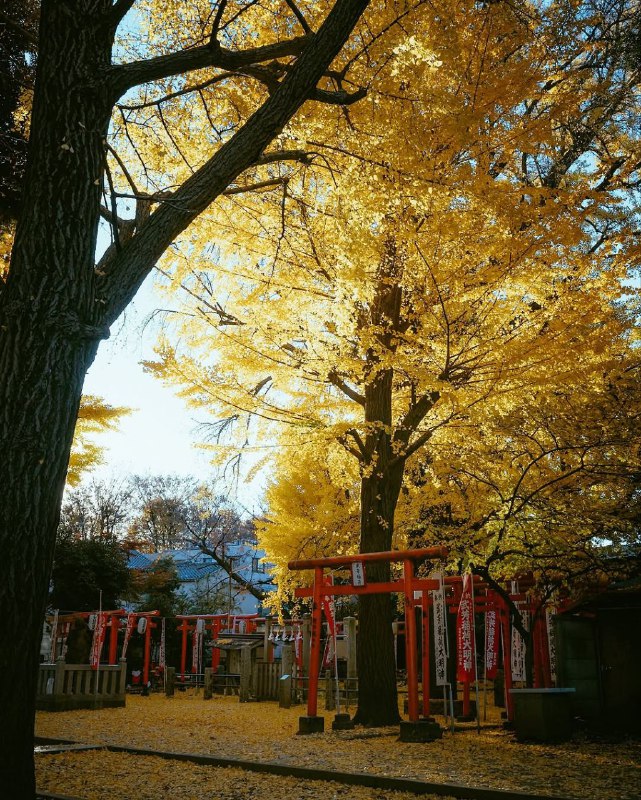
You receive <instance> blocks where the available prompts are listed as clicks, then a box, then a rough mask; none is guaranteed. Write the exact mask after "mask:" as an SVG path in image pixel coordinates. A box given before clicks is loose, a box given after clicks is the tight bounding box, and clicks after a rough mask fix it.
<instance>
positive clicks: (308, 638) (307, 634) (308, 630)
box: [302, 614, 312, 677]
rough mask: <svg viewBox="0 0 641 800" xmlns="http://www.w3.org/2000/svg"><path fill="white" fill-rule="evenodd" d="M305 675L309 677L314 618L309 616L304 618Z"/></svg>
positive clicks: (306, 615)
mask: <svg viewBox="0 0 641 800" xmlns="http://www.w3.org/2000/svg"><path fill="white" fill-rule="evenodd" d="M302 628H303V675H305V676H306V677H309V654H310V652H311V644H312V618H311V616H310V615H309V614H305V616H304V617H303V625H302Z"/></svg>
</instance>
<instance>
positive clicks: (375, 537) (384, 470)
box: [354, 370, 404, 726]
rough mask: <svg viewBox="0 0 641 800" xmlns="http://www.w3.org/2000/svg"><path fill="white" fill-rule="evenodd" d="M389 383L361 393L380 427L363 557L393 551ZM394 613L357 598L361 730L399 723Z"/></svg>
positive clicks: (365, 489) (370, 598) (367, 481)
mask: <svg viewBox="0 0 641 800" xmlns="http://www.w3.org/2000/svg"><path fill="white" fill-rule="evenodd" d="M392 379H393V374H392V371H391V370H385V371H382V372H380V373H379V374H378V375H377V376H376V378H375V379H374V380H373V381H372V382H371V383H370V384H369V385H368V386H367V387H366V390H365V415H366V419H367V421H368V422H370V423H376V424H378V425H380V427H379V428H378V429H376V428H375V429H374V430H373V431H372V432H371V433H370V435H369V436H368V440H369V441H368V442H367V445H369V447H370V448H371V451H373V452H374V458H373V459H372V469H371V470H368V471H367V472H366V473H365V475H364V476H363V478H362V480H361V541H360V552H361V553H373V552H380V551H386V550H391V548H392V536H393V533H394V512H395V510H396V504H397V502H398V495H399V492H400V488H401V482H402V478H403V467H404V465H403V463H402V462H401V461H398V462H396V463H395V465H394V466H393V467H391V466H390V462H391V461H392V447H391V436H390V425H391V417H392ZM367 445H366V446H367ZM389 579H390V566H389V564H385V563H374V564H368V565H367V580H368V582H372V583H373V582H379V581H388V580H389ZM392 608H393V598H392V597H391V596H390V595H388V594H374V595H362V596H361V597H360V598H359V623H358V624H359V629H358V640H357V661H358V709H357V711H356V715H355V717H354V720H355V722H358V723H360V724H362V725H369V726H376V725H393V724H394V723H396V722H398V721H399V713H398V699H397V691H396V663H395V658H394V636H393V633H392Z"/></svg>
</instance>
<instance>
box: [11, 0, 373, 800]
mask: <svg viewBox="0 0 641 800" xmlns="http://www.w3.org/2000/svg"><path fill="white" fill-rule="evenodd" d="M368 5H369V3H368V2H367V0H336V2H320V3H300V4H299V3H298V2H295V1H294V0H283V2H274V3H272V4H268V5H265V4H263V3H256V2H253V0H247V1H245V0H219V1H218V2H214V3H212V2H208V1H207V2H205V1H204V0H203V2H190V3H184V2H178V1H177V0H172V2H162V3H159V2H158V3H146V2H144V0H141V1H140V2H137V0H43V1H42V3H41V4H40V16H39V37H38V45H37V70H36V78H35V85H34V95H33V106H32V110H31V113H30V120H29V126H28V128H29V131H30V138H29V147H28V158H27V167H26V173H25V178H24V181H23V184H22V191H21V205H20V210H19V213H18V220H17V226H16V233H15V239H14V241H13V245H12V251H11V260H10V265H9V271H8V275H7V277H6V279H5V278H4V277H3V279H2V281H1V282H0V451H1V452H2V459H1V461H0V471H1V475H0V483H1V484H2V487H3V502H2V504H1V506H0V548H1V549H2V568H1V573H0V586H2V594H1V597H2V604H1V608H0V620H1V622H0V631H1V634H0V641H1V644H2V646H0V672H1V673H2V676H3V681H2V689H0V705H2V708H3V719H4V721H5V724H4V725H3V726H2V729H1V730H0V761H1V766H0V785H2V786H3V789H6V790H8V791H11V794H12V797H14V798H16V800H22V799H23V798H30V799H31V798H33V796H34V794H35V789H34V771H33V747H32V740H33V722H34V698H35V687H36V674H37V669H38V639H39V635H40V632H41V628H42V624H41V623H42V618H43V615H44V609H45V602H46V596H47V589H48V581H49V572H50V569H51V563H52V556H53V546H54V542H55V533H56V526H57V521H58V516H59V508H60V500H61V496H62V491H63V487H64V482H65V476H66V472H67V465H68V460H69V453H70V449H71V442H72V438H73V432H74V428H75V423H76V417H77V414H78V408H79V402H80V397H81V392H82V384H83V380H84V375H85V373H86V370H87V368H88V367H89V365H90V364H91V363H92V361H93V359H94V357H95V354H96V351H97V348H98V345H99V342H100V341H101V340H102V339H104V338H106V337H107V336H108V335H109V327H110V325H111V324H112V323H113V322H114V321H115V319H116V318H117V317H118V316H119V314H120V313H121V312H122V311H123V310H124V309H125V308H126V306H127V304H128V303H129V302H130V301H131V299H132V298H133V296H134V295H135V293H136V291H137V290H138V288H139V287H140V285H141V284H142V282H143V281H144V279H145V277H146V276H147V275H148V274H149V273H150V271H151V270H152V269H153V267H154V265H155V263H156V262H157V261H158V259H159V258H160V257H161V256H162V254H163V253H164V251H165V250H166V249H167V248H168V247H170V246H171V244H172V242H173V241H174V240H175V239H176V238H177V237H179V236H180V235H181V234H182V233H183V232H184V231H185V230H186V229H187V228H188V227H189V225H190V224H191V223H192V222H193V221H194V220H196V219H197V217H198V216H199V215H201V214H202V213H203V212H205V211H206V209H207V208H208V207H209V206H210V205H211V204H212V203H213V202H214V201H216V200H217V198H219V197H220V195H221V194H222V193H223V192H224V191H226V190H227V189H228V187H229V186H230V184H232V183H233V182H234V181H236V180H237V179H238V178H239V176H241V175H242V174H243V173H244V172H245V171H246V170H248V169H250V168H252V167H253V166H254V165H255V164H257V163H260V162H261V161H274V160H278V159H279V158H280V157H281V154H279V152H278V151H279V150H281V149H282V148H281V145H280V142H279V140H278V137H279V135H280V133H281V132H282V130H283V129H284V128H285V126H286V125H287V124H288V122H289V121H290V119H291V118H292V117H293V116H294V115H295V114H296V113H297V112H298V111H299V109H300V108H301V106H303V104H304V103H305V101H307V100H313V101H316V103H315V104H314V105H315V106H316V108H315V113H319V114H321V115H322V107H323V106H322V105H317V104H318V103H320V104H323V103H327V104H339V105H340V104H342V103H347V102H350V93H349V92H348V91H346V90H345V87H344V86H342V85H341V79H340V77H337V76H335V75H333V74H332V69H333V68H335V69H338V70H339V71H340V70H341V69H342V66H341V64H340V63H339V62H337V63H336V64H334V63H333V62H334V59H335V58H336V57H337V56H338V55H339V53H340V51H341V49H342V48H343V46H344V45H345V43H346V41H347V40H348V39H349V37H350V35H351V33H352V30H353V29H354V27H355V26H356V25H357V23H358V21H359V19H360V17H361V15H362V14H363V12H364V11H365V10H366V8H367V7H368ZM382 5H383V4H382V3H378V4H377V8H380V7H381V6H382ZM301 9H302V10H301ZM129 12H131V13H129ZM3 13H4V12H3ZM125 18H126V19H125ZM123 20H125V23H124V24H123ZM21 22H22V20H21V19H18V20H15V19H10V23H11V28H12V30H19V29H20V28H21V27H22V26H21ZM369 39H370V33H369V26H364V27H363V28H361V29H359V30H358V31H357V33H356V34H355V36H354V39H353V42H354V43H355V44H354V45H353V46H350V52H351V53H353V52H355V50H356V49H359V50H360V51H361V52H362V53H364V54H366V51H367V45H368V41H369ZM364 57H365V56H364ZM274 63H278V64H280V65H281V67H280V68H279V69H278V70H277V71H276V72H274V71H273V69H272V68H271V67H270V65H272V64H274ZM264 70H267V71H268V72H269V73H270V81H269V87H268V89H267V88H264V89H262V88H261V89H260V90H259V91H246V90H245V88H244V87H245V86H246V81H247V79H246V73H248V72H256V71H257V72H259V73H261V72H263V71H264ZM204 75H206V78H204ZM192 78H193V79H194V83H195V84H198V85H199V82H202V81H203V80H207V81H209V89H210V98H211V105H208V114H209V116H210V117H211V120H212V124H211V125H208V126H207V127H203V126H202V125H200V124H199V125H198V127H194V128H192V130H191V141H192V142H195V141H196V140H197V141H198V149H199V154H200V155H199V157H198V159H197V163H190V164H189V165H185V168H184V170H183V171H181V172H177V173H176V174H172V173H171V171H170V167H171V159H170V158H169V157H167V159H166V163H165V164H156V165H155V166H152V165H151V164H150V165H149V169H148V170H147V166H146V165H145V163H144V162H141V161H140V160H138V157H139V156H140V152H139V151H138V152H136V148H135V142H134V145H132V146H131V149H127V148H126V147H124V146H123V147H122V148H121V149H120V150H119V149H118V147H117V146H115V147H114V145H113V144H112V140H111V137H112V136H113V137H117V136H118V132H117V130H116V128H117V125H118V122H117V120H118V119H119V118H121V117H120V114H121V112H120V111H118V113H117V115H116V116H115V118H114V122H113V123H112V113H113V112H114V110H116V105H117V104H118V102H119V101H120V102H124V98H125V97H126V99H127V102H129V101H130V98H131V99H133V98H134V96H136V97H141V96H144V95H145V93H147V94H148V95H151V94H155V93H156V92H157V91H158V92H160V93H161V94H162V93H163V92H164V90H165V89H167V90H169V92H170V93H171V92H174V93H177V92H178V93H181V96H182V97H185V98H186V97H187V96H188V95H191V98H190V99H192V100H194V98H196V97H198V96H199V91H200V90H199V88H197V87H196V86H193V85H192V83H191V79H192ZM239 85H240V87H242V88H240V90H239V89H238V87H239ZM262 86H264V84H261V87H262ZM137 87H142V89H141V90H140V91H138V90H137ZM145 87H146V88H145ZM355 93H356V95H357V96H356V99H358V97H359V96H360V94H359V93H358V90H356V92H355ZM361 94H362V93H361ZM227 97H229V98H230V99H229V100H227V99H226V98H227ZM218 98H220V104H221V114H220V118H219V117H218V111H217V107H216V106H217V102H218ZM195 102H196V101H194V102H193V103H190V104H189V105H188V106H185V111H184V115H188V114H189V113H190V109H193V108H195ZM225 109H231V111H232V112H233V114H232V118H231V119H230V117H229V114H228V113H227V111H225ZM218 123H220V131H221V135H220V136H217V135H215V131H216V130H217V125H218ZM143 124H144V123H143ZM130 127H131V126H130ZM124 136H125V138H126V136H127V134H126V133H125V135H124ZM149 139H150V140H151V139H152V136H151V134H150V135H149ZM132 141H133V137H132ZM116 144H117V143H116ZM270 148H271V149H270ZM282 157H286V154H285V155H283V156H282ZM162 175H165V176H166V179H165V180H164V181H163V182H162V186H161V191H160V192H158V191H157V189H156V186H155V185H154V181H157V180H158V179H159V177H160V176H162ZM127 176H128V177H127ZM123 182H126V183H127V185H128V191H127V192H123V191H122V186H123ZM130 184H133V185H134V186H135V191H134V188H133V186H131V185H130ZM123 193H124V194H130V195H134V196H133V197H130V198H123V197H122V194H123ZM126 200H129V201H130V211H129V213H128V212H127V208H126V205H124V203H125V202H126ZM101 216H102V218H103V219H104V220H105V223H106V224H107V225H108V226H109V229H110V231H111V236H112V240H113V241H112V245H113V246H112V247H109V248H107V250H106V252H105V253H104V254H103V255H102V256H100V254H98V256H99V262H98V263H96V255H97V254H96V245H97V234H98V229H99V223H100V219H101Z"/></svg>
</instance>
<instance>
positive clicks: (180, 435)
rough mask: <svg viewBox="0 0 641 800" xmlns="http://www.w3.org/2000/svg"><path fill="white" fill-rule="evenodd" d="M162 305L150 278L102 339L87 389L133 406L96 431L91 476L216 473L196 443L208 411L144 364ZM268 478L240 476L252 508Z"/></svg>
mask: <svg viewBox="0 0 641 800" xmlns="http://www.w3.org/2000/svg"><path fill="white" fill-rule="evenodd" d="M161 305H163V302H162V300H159V299H158V298H157V297H156V295H155V293H154V290H153V285H152V280H151V278H150V279H148V280H147V281H146V282H145V284H144V285H143V286H142V288H141V289H140V291H139V293H138V295H137V296H136V298H135V300H134V302H133V303H132V304H131V305H130V306H129V308H128V309H127V310H126V311H125V313H124V314H123V316H122V317H121V318H120V319H119V320H118V321H117V322H116V323H114V325H113V326H112V328H111V337H110V339H108V340H107V341H105V342H102V343H101V345H100V348H99V350H98V355H97V356H96V360H95V361H94V363H93V364H92V366H91V367H90V369H89V371H88V372H87V376H86V379H85V385H84V390H83V391H84V393H85V394H94V395H98V396H100V397H102V398H103V399H104V400H105V401H106V402H107V403H109V404H110V405H113V406H127V407H129V408H131V409H133V411H132V413H131V414H130V415H129V416H125V417H123V418H122V420H121V422H120V423H119V426H118V430H117V431H113V432H107V433H104V434H100V435H99V436H96V437H95V439H94V440H95V441H96V443H97V444H99V445H100V446H101V447H103V448H104V464H102V465H101V466H99V467H98V468H96V469H95V470H94V471H93V472H92V473H91V474H90V475H87V476H86V477H85V481H86V480H91V478H92V477H93V478H96V479H109V478H111V477H116V478H117V477H119V476H122V475H124V474H128V473H136V474H142V475H146V474H178V475H194V476H195V477H197V478H199V479H202V480H204V479H206V478H208V477H211V476H212V475H213V468H212V467H211V465H210V464H209V461H208V455H207V453H206V452H205V451H203V450H200V449H198V448H197V447H195V446H194V445H195V444H196V443H197V442H198V432H197V428H198V425H199V424H200V423H201V422H203V421H204V414H203V413H202V412H200V411H199V410H197V409H193V408H187V406H186V404H185V403H184V402H183V401H182V400H181V399H180V398H179V397H177V396H176V395H175V393H174V392H173V391H172V389H171V388H168V387H166V386H164V385H163V384H162V383H161V382H160V381H159V380H157V379H156V378H153V377H152V376H151V375H148V374H146V373H145V372H144V371H143V368H142V366H141V364H140V362H141V361H142V360H144V359H152V358H153V357H154V353H153V346H154V343H155V340H156V335H157V333H158V326H157V325H156V324H154V322H153V321H151V322H150V321H149V318H150V315H151V314H152V312H153V311H154V310H155V309H156V308H158V307H160V306H161ZM265 479H266V476H265V475H259V476H257V478H256V479H255V480H253V481H252V483H251V484H249V485H248V484H245V483H242V482H240V483H239V484H238V486H237V487H235V491H236V493H237V495H238V498H237V499H238V500H239V502H241V503H242V504H244V505H246V506H247V507H248V508H250V510H251V509H253V508H255V506H256V502H257V500H258V498H259V496H260V494H261V491H262V489H263V487H264V484H265Z"/></svg>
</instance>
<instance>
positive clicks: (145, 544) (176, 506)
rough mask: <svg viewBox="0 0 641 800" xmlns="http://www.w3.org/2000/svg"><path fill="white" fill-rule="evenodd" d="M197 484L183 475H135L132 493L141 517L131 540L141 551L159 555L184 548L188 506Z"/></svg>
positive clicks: (133, 525) (134, 522)
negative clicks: (186, 509) (185, 520)
mask: <svg viewBox="0 0 641 800" xmlns="http://www.w3.org/2000/svg"><path fill="white" fill-rule="evenodd" d="M196 487H197V481H196V479H195V478H191V477H187V478H184V477H180V476H179V475H147V476H141V475H134V476H133V477H132V478H131V492H132V496H133V498H134V501H135V502H136V503H137V505H138V509H139V511H138V513H137V514H136V516H135V517H134V519H133V520H132V522H131V525H130V528H129V537H130V538H131V539H132V540H135V541H136V542H137V543H138V546H139V548H140V549H142V550H144V551H146V552H151V553H159V552H161V551H163V550H171V549H174V548H180V547H183V546H184V538H185V524H184V516H185V512H184V509H185V506H186V505H187V504H188V502H189V498H190V497H191V496H192V495H193V494H194V492H195V491H196Z"/></svg>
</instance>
